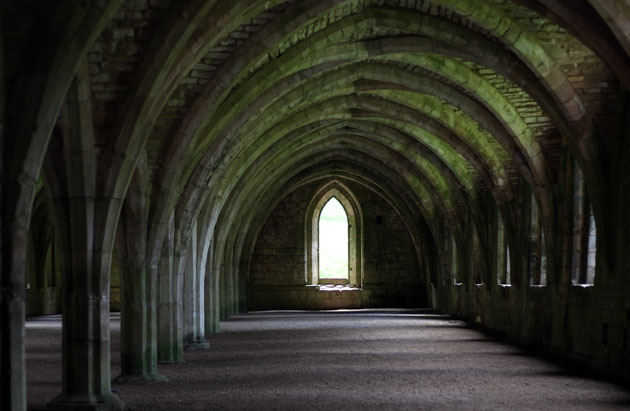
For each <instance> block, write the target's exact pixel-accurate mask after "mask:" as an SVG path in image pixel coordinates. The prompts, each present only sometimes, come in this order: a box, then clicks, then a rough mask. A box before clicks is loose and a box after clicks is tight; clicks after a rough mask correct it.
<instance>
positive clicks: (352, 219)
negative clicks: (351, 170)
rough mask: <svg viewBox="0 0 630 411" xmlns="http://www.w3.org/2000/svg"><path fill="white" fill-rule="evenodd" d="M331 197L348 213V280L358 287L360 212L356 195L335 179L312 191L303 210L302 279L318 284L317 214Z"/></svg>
mask: <svg viewBox="0 0 630 411" xmlns="http://www.w3.org/2000/svg"><path fill="white" fill-rule="evenodd" d="M333 197H334V198H336V199H337V200H338V201H339V202H340V203H341V205H342V206H343V208H344V210H345V212H346V216H347V217H348V283H349V284H352V285H354V286H356V287H361V284H362V268H363V214H362V211H361V208H360V206H359V202H358V201H357V198H356V196H355V195H354V194H353V193H352V191H350V189H349V188H348V187H347V186H345V185H344V184H342V183H341V182H339V181H336V180H334V181H331V182H328V183H326V184H324V185H323V186H322V187H321V188H319V189H318V190H317V191H316V192H315V195H314V196H313V199H312V200H311V202H310V203H309V206H308V209H307V212H306V233H305V242H306V244H305V250H306V255H305V261H306V263H305V271H306V272H305V277H306V283H307V284H310V285H317V284H319V216H320V214H321V211H322V209H323V208H324V206H325V205H326V204H327V203H328V201H330V199H331V198H333Z"/></svg>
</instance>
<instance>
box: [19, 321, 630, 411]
mask: <svg viewBox="0 0 630 411" xmlns="http://www.w3.org/2000/svg"><path fill="white" fill-rule="evenodd" d="M60 326H61V322H60V318H59V317H53V318H51V317H39V318H34V319H32V320H29V321H27V324H26V330H27V351H26V353H27V367H28V371H29V374H28V375H29V378H28V390H29V393H30V396H31V399H30V400H29V408H31V409H38V407H43V406H45V404H46V402H47V400H48V398H50V396H51V395H53V394H54V393H55V389H56V384H58V383H60V375H59V366H60V363H61V358H60V356H59V348H60V346H59V345H60ZM221 329H222V332H221V334H219V335H217V336H216V337H215V338H213V339H212V347H211V348H212V349H210V350H195V351H186V352H185V353H184V362H183V363H179V364H170V365H165V366H162V367H161V368H160V371H161V373H162V375H164V376H165V377H167V378H168V380H169V382H168V384H169V385H168V387H169V388H168V390H165V389H164V386H163V385H159V384H158V385H114V389H115V390H119V395H120V398H121V399H123V400H124V401H126V403H127V406H128V408H129V410H130V411H133V410H146V411H158V410H164V411H169V410H178V409H181V410H191V411H193V410H217V409H225V410H298V409H299V410H358V409H362V410H507V409H513V410H559V411H560V410H562V411H566V410H584V411H587V410H588V411H594V410H622V409H627V408H628V407H630V390H628V389H627V388H623V387H622V386H619V385H617V384H615V383H614V382H609V381H603V380H598V379H596V378H595V375H594V374H593V373H592V372H588V371H585V370H581V371H580V370H579V369H567V368H565V367H564V366H562V365H558V364H554V363H551V362H549V361H548V360H545V359H541V358H540V357H538V356H536V354H534V353H531V352H528V351H525V350H523V349H521V348H519V347H516V346H513V345H510V344H507V343H501V342H496V341H493V340H492V339H491V338H490V337H488V336H487V335H486V334H483V333H482V332H480V331H478V330H475V329H471V328H469V327H467V326H466V325H465V323H463V322H461V321H455V320H451V319H449V317H447V316H444V315H436V314H434V313H431V312H430V311H428V310H410V309H409V310H345V311H344V310H340V311H329V312H313V311H309V312H307V311H267V312H252V313H249V314H240V315H236V316H233V317H232V318H231V319H230V320H228V321H224V322H222V323H221ZM119 330H120V328H119V318H118V316H116V317H114V318H113V321H112V370H113V372H116V371H117V370H118V368H119V367H120V360H119V358H118V355H116V352H117V349H118V345H119V336H120V334H119Z"/></svg>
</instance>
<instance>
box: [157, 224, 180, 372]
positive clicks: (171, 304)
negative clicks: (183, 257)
mask: <svg viewBox="0 0 630 411" xmlns="http://www.w3.org/2000/svg"><path fill="white" fill-rule="evenodd" d="M174 239H175V225H174V217H173V215H171V219H170V221H169V223H168V230H167V233H166V236H165V237H164V243H163V245H162V256H161V257H160V265H159V269H158V288H159V289H158V344H157V346H158V362H162V363H172V362H176V358H177V355H176V351H177V348H176V347H177V344H176V336H177V332H176V330H175V318H174V316H175V314H176V303H175V300H174V294H173V291H174V289H175V285H174V279H175V276H174V267H173V264H174V261H173V249H174Z"/></svg>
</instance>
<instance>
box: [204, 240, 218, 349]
mask: <svg viewBox="0 0 630 411" xmlns="http://www.w3.org/2000/svg"><path fill="white" fill-rule="evenodd" d="M213 255H214V247H213V243H212V242H210V244H209V247H208V255H207V257H206V276H205V277H206V278H205V288H206V293H205V296H204V297H205V311H206V315H205V334H206V338H207V337H208V336H210V335H211V334H213V333H217V332H219V287H218V278H217V275H216V270H214V268H213V267H214V258H213Z"/></svg>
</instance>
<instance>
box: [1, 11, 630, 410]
mask: <svg viewBox="0 0 630 411" xmlns="http://www.w3.org/2000/svg"><path fill="white" fill-rule="evenodd" d="M569 3H570V4H569ZM628 27H630V4H629V3H628V1H627V0H575V1H571V2H558V1H541V0H505V1H497V0H409V1H394V0H323V1H322V0H233V1H223V0H221V1H213V0H190V1H176V0H111V1H96V0H88V1H82V2H74V1H69V0H63V1H59V2H42V1H38V0H6V1H3V2H2V6H0V33H1V37H0V53H1V55H0V96H1V98H0V113H1V115H0V140H1V144H0V158H1V161H0V216H1V220H0V232H1V235H0V241H1V244H0V245H1V255H0V257H1V258H0V268H1V271H0V275H1V277H0V321H1V323H0V331H1V332H0V408H2V409H3V410H4V409H7V410H11V411H14V410H18V411H22V410H24V409H25V408H26V407H27V399H28V398H29V397H30V396H29V394H28V390H27V389H26V377H27V373H28V370H27V367H26V362H25V361H26V359H25V350H24V347H25V340H24V327H25V319H26V318H27V316H33V315H43V314H63V317H62V318H63V324H64V339H63V346H62V348H61V352H62V353H63V360H62V362H61V368H62V370H63V375H64V380H63V382H62V384H57V394H58V395H56V396H54V397H53V396H51V398H49V400H50V401H51V402H50V407H51V408H52V409H68V408H72V407H73V406H79V407H83V408H84V409H99V408H100V409H103V408H104V409H112V410H118V409H121V408H123V406H124V404H123V403H122V402H121V401H120V399H119V398H118V397H117V396H116V395H115V394H113V393H112V392H111V390H110V388H111V383H112V381H115V382H116V384H123V383H124V384H133V383H156V384H162V386H163V387H164V390H168V389H169V388H168V387H169V385H168V383H167V382H166V381H165V380H164V378H163V375H161V372H160V369H162V368H163V367H166V364H179V363H181V362H182V361H183V360H184V358H185V357H184V351H185V350H195V349H210V350H212V348H211V347H212V344H208V342H209V341H210V340H212V339H213V338H217V337H216V335H217V333H219V332H220V324H221V323H220V321H221V320H226V319H228V318H230V317H232V316H234V315H236V314H239V313H242V312H245V311H247V310H264V309H274V310H280V309H332V308H383V307H398V308H417V307H432V308H434V309H436V310H439V311H440V312H442V313H444V314H450V315H454V316H456V317H458V318H462V319H465V320H468V321H471V322H477V323H480V324H482V325H483V326H484V327H487V328H488V329H491V330H493V331H496V332H499V333H502V334H504V335H506V336H508V337H509V338H511V339H512V340H514V341H517V342H520V343H526V344H531V345H534V346H536V347H538V348H540V349H542V350H544V351H546V352H548V353H552V354H553V355H556V356H559V357H562V358H564V359H566V360H571V361H578V362H579V363H580V364H582V365H583V366H585V367H588V368H589V369H595V370H597V371H599V372H603V373H605V374H607V375H612V376H615V377H618V378H628V377H629V376H630V355H628V351H629V350H630V342H629V341H630V340H629V331H628V330H629V329H630V306H629V305H628V301H630V280H629V277H628V273H629V272H630V235H629V233H630V230H629V229H628V228H629V227H630V213H628V209H629V206H628V204H630V197H629V196H630V190H628V189H627V187H630V168H629V166H628V164H630V161H629V159H630V144H628V141H630V125H629V123H628V121H629V120H628V119H629V118H630V103H629V102H630V98H629V97H630V96H629V93H628V89H629V87H630V55H629V44H630V36H629V33H630V31H629V29H628ZM331 197H335V198H336V199H337V200H338V201H339V202H340V203H341V204H342V205H343V208H344V209H345V211H346V214H347V218H348V240H347V244H348V256H347V257H348V263H347V267H348V273H347V279H346V278H345V277H344V278H343V279H339V280H335V281H323V280H324V279H323V278H321V277H322V276H320V270H319V268H320V264H319V258H320V256H319V252H318V248H319V236H318V233H317V232H318V230H319V211H320V207H323V206H324V205H325V204H326V202H327V201H328V200H330V198H331ZM111 312H116V313H118V312H120V321H121V323H120V324H121V325H120V326H121V340H120V341H121V343H120V347H119V349H117V350H116V351H115V352H114V354H112V350H111V346H110V345H111V340H110V321H109V318H110V313H111ZM117 355H120V369H118V368H115V372H114V373H112V366H111V362H112V358H113V357H115V356H117ZM158 364H163V365H161V366H158Z"/></svg>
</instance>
